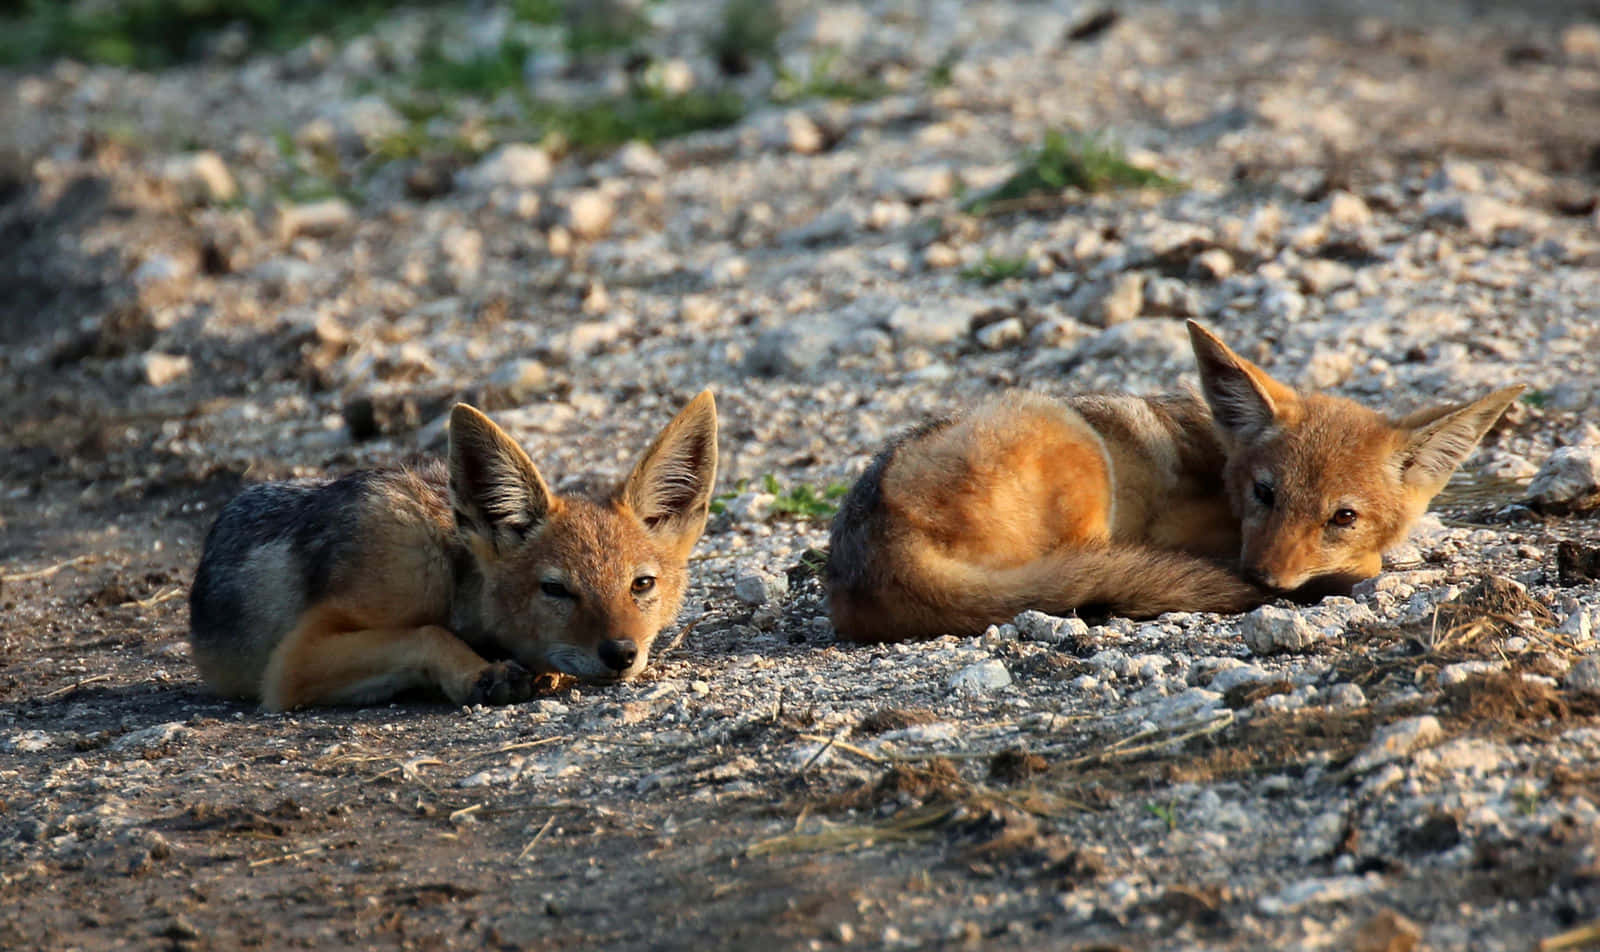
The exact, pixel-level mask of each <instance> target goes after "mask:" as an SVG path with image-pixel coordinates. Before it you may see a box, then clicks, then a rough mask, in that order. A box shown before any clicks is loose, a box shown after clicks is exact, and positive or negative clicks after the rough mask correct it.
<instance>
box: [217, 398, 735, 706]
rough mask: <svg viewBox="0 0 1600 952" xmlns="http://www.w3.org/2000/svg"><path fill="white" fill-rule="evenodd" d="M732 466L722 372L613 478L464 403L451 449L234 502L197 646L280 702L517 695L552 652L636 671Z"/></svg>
mask: <svg viewBox="0 0 1600 952" xmlns="http://www.w3.org/2000/svg"><path fill="white" fill-rule="evenodd" d="M716 474H717V410H716V404H715V403H714V402H713V400H712V397H711V393H710V391H706V392H703V393H701V394H700V395H699V396H697V397H695V398H694V400H692V401H691V402H690V403H689V405H688V406H686V407H685V408H684V409H683V410H682V411H681V412H680V413H679V414H678V415H677V417H676V418H675V419H673V421H672V422H671V423H669V424H667V427H666V428H665V429H664V430H662V431H661V433H660V434H659V435H658V436H657V437H656V438H655V441H654V442H653V443H651V444H650V446H649V448H648V449H646V450H645V451H644V455H643V456H641V457H640V458H639V461H638V463H637V464H636V465H635V466H634V468H633V471H632V472H631V473H630V474H629V475H628V477H627V479H625V480H624V481H623V482H622V484H621V485H620V486H618V487H617V488H616V489H615V490H614V491H612V492H610V493H609V494H606V495H603V496H598V497H594V498H590V497H584V496H572V495H558V494H556V493H553V492H551V491H550V488H549V485H548V484H547V483H546V482H545V480H544V479H543V477H541V476H540V475H539V470H538V469H537V468H536V467H535V466H534V465H533V462H532V460H530V459H529V458H528V455H527V454H526V453H524V452H523V451H522V448H521V447H520V446H518V445H517V444H516V442H515V441H513V440H512V439H511V437H509V436H508V435H506V433H505V432H504V431H503V430H501V429H500V428H499V427H497V426H495V425H494V423H492V422H490V420H489V418H488V417H486V416H484V415H483V414H482V413H479V412H478V411H477V410H474V409H473V408H472V407H469V406H467V405H466V404H457V405H456V407H455V409H454V411H452V412H451V414H450V453H449V459H448V461H447V463H444V464H441V463H434V464H431V465H428V466H425V467H422V468H416V469H395V470H368V471H363V472H357V473H353V474H351V475H349V476H345V477H343V478H342V479H336V480H333V481H331V482H319V483H267V484H263V485H259V486H252V487H251V488H249V489H247V490H245V491H244V492H243V493H241V494H240V495H239V496H238V497H237V498H235V499H234V500H233V501H232V502H230V503H229V504H228V505H227V506H226V507H224V509H223V510H222V513H221V514H220V515H219V516H218V517H217V521H216V524H215V525H214V526H212V528H211V532H210V534H209V535H208V536H207V537H206V542H205V550H204V552H203V553H202V555H201V557H200V567H199V569H198V570H197V571H196V573H195V580H194V589H193V591H192V592H191V593H190V598H189V610H190V633H189V640H190V644H191V645H192V646H193V654H194V661H195V664H196V666H198V667H199V669H200V673H201V675H202V676H203V677H204V678H205V680H206V683H207V684H209V685H210V686H211V687H212V689H213V690H215V691H217V692H218V693H220V694H225V695H229V696H232V697H239V698H246V699H253V700H259V701H261V702H262V704H263V705H265V706H266V707H267V708H268V709H271V710H286V709H289V708H295V707H301V706H304V705H311V704H364V703H372V702H375V701H379V700H383V699H385V698H388V697H391V696H393V695H394V694H396V693H399V692H401V691H406V690H410V689H418V688H420V689H424V690H433V691H436V692H438V693H442V694H443V695H444V696H445V697H447V698H449V699H450V700H451V701H454V702H456V703H458V704H475V703H490V704H507V703H516V702H518V701H523V700H527V699H528V698H529V697H530V696H531V695H532V693H533V682H534V676H535V674H536V673H538V672H560V673H564V674H569V675H573V676H575V677H579V678H583V679H585V680H589V681H598V682H609V681H618V680H623V679H626V678H631V677H633V676H634V675H636V674H638V673H639V672H640V671H641V670H643V668H644V666H645V663H646V662H647V661H648V660H649V657H650V645H651V643H652V642H653V641H654V639H655V637H656V634H657V633H658V632H659V631H660V630H661V628H662V627H663V626H665V625H666V624H668V623H669V622H671V621H672V619H673V617H674V616H675V615H677V612H678V607H679V605H680V604H681V603H682V601H683V593H684V588H685V586H686V585H687V583H688V558H689V551H690V550H691V549H692V548H693V547H694V544H695V542H696V541H697V540H698V539H699V538H700V534H701V532H702V531H703V530H704V529H705V523H706V515H707V512H708V511H709V507H710V503H711V492H712V487H713V484H714V483H715V482H716Z"/></svg>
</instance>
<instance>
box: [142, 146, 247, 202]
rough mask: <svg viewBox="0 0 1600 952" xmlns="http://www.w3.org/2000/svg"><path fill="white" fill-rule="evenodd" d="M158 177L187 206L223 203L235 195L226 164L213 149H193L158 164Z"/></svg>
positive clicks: (237, 191)
mask: <svg viewBox="0 0 1600 952" xmlns="http://www.w3.org/2000/svg"><path fill="white" fill-rule="evenodd" d="M161 177H162V178H163V179H165V180H166V181H167V183H168V184H170V185H171V186H172V187H173V188H174V189H175V190H176V191H177V193H178V196H179V197H180V198H181V199H182V200H183V201H184V202H186V203H188V204H191V205H203V204H205V203H207V202H226V201H231V200H232V199H233V197H234V196H235V195H237V194H239V188H238V186H237V185H236V184H234V181H233V175H232V173H230V172H229V171H228V165H227V163H226V162H224V161H222V157H221V156H220V155H217V154H216V153H215V152H211V151H205V152H193V153H190V154H188V155H179V156H174V157H173V158H170V159H168V160H167V161H166V162H164V163H162V166H161Z"/></svg>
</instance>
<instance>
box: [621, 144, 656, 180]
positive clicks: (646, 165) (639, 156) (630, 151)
mask: <svg viewBox="0 0 1600 952" xmlns="http://www.w3.org/2000/svg"><path fill="white" fill-rule="evenodd" d="M617 167H618V168H620V169H622V171H624V172H626V173H627V174H629V175H637V176H639V177H640V178H657V177H659V176H661V175H664V174H665V173H666V171H667V163H666V162H665V161H663V160H662V158H661V154H660V153H658V152H657V151H656V150H655V149H653V148H651V147H650V145H649V143H646V142H630V143H628V144H627V145H625V146H623V147H622V148H621V149H620V150H619V151H618V152H617Z"/></svg>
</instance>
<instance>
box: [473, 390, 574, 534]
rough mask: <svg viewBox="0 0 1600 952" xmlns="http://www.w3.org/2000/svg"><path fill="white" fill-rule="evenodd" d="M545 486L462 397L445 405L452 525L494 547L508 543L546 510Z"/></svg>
mask: <svg viewBox="0 0 1600 952" xmlns="http://www.w3.org/2000/svg"><path fill="white" fill-rule="evenodd" d="M553 501H554V500H553V497H552V496H551V495H550V488H549V487H548V486H546V485H545V482H544V479H543V477H541V476H540V475H539V470H538V467H536V466H534V465H533V460H531V459H529V458H528V454H527V453H524V452H523V451H522V447H520V446H518V445H517V443H516V441H515V440H513V439H512V438H511V437H510V436H508V435H507V434H506V432H505V431H504V430H502V429H500V428H499V427H498V426H495V425H494V422H493V421H492V420H490V419H489V418H488V417H486V416H484V415H483V414H482V413H479V412H478V411H477V410H475V409H473V408H472V407H469V406H467V405H466V404H465V403H458V404H456V405H455V408H454V409H452V410H451V411H450V505H451V506H452V507H453V508H454V509H455V516H456V525H457V527H458V528H459V529H460V530H461V531H462V532H466V533H470V534H472V535H475V536H479V537H481V538H483V539H484V540H485V541H487V542H488V543H489V544H490V545H492V546H494V547H495V548H497V549H498V548H500V547H502V546H503V545H507V544H513V543H515V542H517V541H519V540H520V539H522V538H523V537H524V536H526V535H527V534H528V532H529V531H531V530H532V529H533V528H535V527H536V526H538V525H539V523H541V522H543V521H544V520H545V517H546V516H548V515H549V512H550V507H551V505H552V504H553Z"/></svg>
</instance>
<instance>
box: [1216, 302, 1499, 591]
mask: <svg viewBox="0 0 1600 952" xmlns="http://www.w3.org/2000/svg"><path fill="white" fill-rule="evenodd" d="M1189 336H1190V340H1191V342H1192V343H1193V345H1194V353H1195V359H1196V361H1197V362H1198V365H1199V371H1200V382H1201V388H1202V390H1203V392H1204V395H1205V399H1206V403H1207V404H1208V405H1209V406H1210V407H1211V412H1212V415H1213V417H1214V418H1215V421H1216V428H1217V432H1218V434H1219V436H1220V437H1221V439H1222V442H1223V447H1224V452H1225V454H1226V458H1227V463H1226V465H1225V466H1224V468H1223V474H1222V475H1223V484H1224V486H1225V487H1226V491H1227V494H1228V501H1229V504H1230V505H1231V506H1232V508H1233V511H1234V514H1235V515H1237V516H1238V517H1239V521H1240V534H1241V536H1242V542H1243V546H1242V550H1241V552H1240V557H1239V561H1240V568H1241V569H1242V571H1243V573H1244V575H1245V577H1246V578H1248V579H1250V580H1251V581H1252V582H1254V583H1256V584H1258V585H1260V586H1262V587H1263V588H1265V589H1267V590H1269V591H1274V592H1288V591H1294V590H1297V589H1302V588H1303V587H1306V586H1309V589H1310V590H1308V591H1306V594H1309V595H1316V594H1319V592H1318V591H1316V590H1315V589H1317V588H1319V587H1321V588H1324V589H1326V591H1329V592H1333V591H1345V590H1348V587H1349V585H1350V584H1351V583H1353V582H1354V581H1357V580H1359V579H1363V578H1368V577H1371V576H1373V575H1377V574H1378V572H1379V571H1380V570H1381V569H1382V566H1383V552H1384V550H1386V549H1388V548H1390V547H1392V546H1394V545H1396V544H1398V543H1399V542H1401V541H1403V540H1404V538H1405V535H1406V532H1407V530H1408V529H1409V528H1410V526H1411V524H1412V523H1413V522H1415V521H1416V519H1417V517H1418V516H1421V515H1422V513H1423V512H1424V511H1425V510H1426V509H1427V508H1428V503H1429V501H1430V500H1432V499H1433V497H1434V496H1436V495H1438V493H1439V491H1440V490H1441V489H1443V488H1444V485H1445V483H1446V482H1448V481H1449V479H1450V475H1451V474H1452V473H1454V472H1455V470H1456V467H1457V466H1459V465H1460V464H1461V462H1462V460H1464V459H1465V458H1466V456H1467V454H1468V453H1470V452H1472V448H1473V447H1474V446H1476V445H1477V444H1478V441H1479V440H1481V439H1482V438H1483V435H1484V434H1485V433H1486V432H1488V430H1489V428H1490V427H1491V426H1493V425H1494V422H1495V421H1496V420H1498V419H1499V418H1500V414H1502V413H1504V412H1505V409H1506V407H1507V406H1509V405H1510V404H1511V401H1512V400H1515V399H1516V397H1517V395H1518V394H1520V393H1521V392H1522V390H1523V388H1522V387H1520V386H1516V387H1507V388H1505V389H1503V390H1497V391H1495V392H1494V393H1491V394H1489V395H1488V396H1485V397H1482V398H1480V399H1478V400H1475V401H1472V402H1470V403H1457V404H1444V405H1441V406H1436V407H1431V408H1429V409H1426V410H1422V411H1419V412H1417V413H1413V414H1411V415H1409V416H1406V417H1402V418H1399V419H1396V420H1391V419H1389V418H1386V417H1384V416H1383V415H1382V414H1379V413H1377V412H1376V411H1373V410H1369V409H1367V408H1366V407H1363V406H1360V405H1358V404H1356V403H1353V402H1351V401H1349V400H1345V399H1343V398H1340V397H1335V396H1330V395H1324V394H1306V393H1301V392H1298V391H1296V390H1294V389H1292V388H1290V387H1287V386H1285V385H1284V384H1282V383H1279V382H1278V381H1276V380H1274V379H1273V378H1272V377H1270V376H1268V375H1267V373H1266V371H1264V370H1262V369H1261V368H1260V367H1257V366H1256V365H1255V364H1253V363H1251V362H1250V361H1248V360H1246V359H1244V358H1243V357H1240V356H1239V355H1238V354H1236V353H1234V352H1233V351H1232V350H1229V349H1228V347H1227V346H1226V345H1225V344H1223V343H1222V341H1220V340H1218V339H1217V338H1216V336H1215V335H1213V334H1212V333H1211V332H1210V331H1207V330H1206V329H1205V328H1203V327H1201V326H1200V325H1199V324H1196V323H1194V322H1193V321H1190V322H1189Z"/></svg>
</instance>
